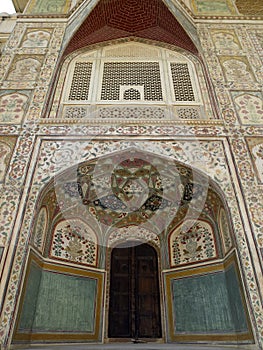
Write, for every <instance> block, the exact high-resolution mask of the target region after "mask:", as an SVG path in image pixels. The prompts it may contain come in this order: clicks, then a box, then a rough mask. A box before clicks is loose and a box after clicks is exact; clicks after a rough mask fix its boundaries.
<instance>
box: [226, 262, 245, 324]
mask: <svg viewBox="0 0 263 350" xmlns="http://www.w3.org/2000/svg"><path fill="white" fill-rule="evenodd" d="M225 276H226V283H227V291H228V298H229V304H230V309H231V313H232V319H233V323H234V325H235V329H236V331H245V330H247V329H248V325H247V318H246V314H245V311H244V307H243V303H242V297H241V292H240V287H239V283H238V278H237V274H236V271H235V268H234V266H233V265H232V266H231V267H230V268H229V269H228V270H226V272H225Z"/></svg>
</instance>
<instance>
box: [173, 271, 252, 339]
mask: <svg viewBox="0 0 263 350" xmlns="http://www.w3.org/2000/svg"><path fill="white" fill-rule="evenodd" d="M172 290H173V312H174V327H175V329H176V331H177V332H198V333H224V332H231V333H233V332H237V331H247V330H248V326H247V322H246V315H245V311H244V307H243V304H242V299H241V294H240V289H239V285H238V280H237V276H236V272H235V269H234V266H231V267H230V268H229V269H228V271H227V272H223V271H222V272H217V273H211V274H208V275H201V276H193V277H187V278H182V279H175V280H173V283H172Z"/></svg>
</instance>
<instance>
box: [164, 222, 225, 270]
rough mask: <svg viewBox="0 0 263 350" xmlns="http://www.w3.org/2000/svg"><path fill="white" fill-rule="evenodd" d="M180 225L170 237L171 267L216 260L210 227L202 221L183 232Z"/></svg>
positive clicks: (213, 239) (213, 238) (214, 244)
mask: <svg viewBox="0 0 263 350" xmlns="http://www.w3.org/2000/svg"><path fill="white" fill-rule="evenodd" d="M184 225H185V223H184V224H182V225H180V226H179V227H178V228H177V229H176V230H175V231H174V232H173V233H172V234H171V236H170V241H169V246H170V263H171V266H172V267H176V266H179V265H184V264H191V263H196V262H200V261H205V260H211V259H214V258H217V256H218V254H217V250H216V243H215V237H214V233H213V229H212V227H211V226H210V225H209V224H208V223H207V222H204V221H197V222H196V223H195V224H194V225H193V226H191V227H190V229H189V230H187V231H184V229H183V226H184Z"/></svg>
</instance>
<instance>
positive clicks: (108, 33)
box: [64, 0, 198, 56]
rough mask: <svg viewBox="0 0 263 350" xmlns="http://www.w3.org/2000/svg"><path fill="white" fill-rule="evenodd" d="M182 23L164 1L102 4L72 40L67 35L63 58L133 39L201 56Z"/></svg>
mask: <svg viewBox="0 0 263 350" xmlns="http://www.w3.org/2000/svg"><path fill="white" fill-rule="evenodd" d="M83 11H84V10H83ZM188 22H189V21H188ZM181 23H182V22H181ZM181 23H179V21H178V20H177V19H176V17H175V15H174V14H173V13H172V12H171V10H170V9H169V8H168V6H167V5H166V4H164V3H163V2H162V1H161V0H112V1H110V2H109V1H107V0H101V1H100V2H98V3H97V4H96V6H95V7H94V8H93V9H92V11H91V12H90V13H89V14H88V16H87V17H86V19H85V20H84V21H83V23H82V24H81V25H80V26H79V28H78V29H77V30H76V31H75V33H74V34H73V36H72V37H71V38H70V39H69V35H68V39H67V40H68V41H67V44H66V45H67V46H66V47H65V50H64V56H66V55H68V54H69V53H71V52H73V51H75V50H77V49H80V48H82V47H85V46H88V45H92V44H95V43H99V42H103V41H109V40H114V39H118V38H125V37H130V36H135V37H138V38H146V39H151V40H157V41H161V42H166V43H168V44H172V45H175V46H178V47H181V48H184V49H186V50H188V51H190V52H192V53H194V54H198V50H197V48H196V46H195V44H194V42H193V41H192V39H191V38H190V36H189V35H188V34H187V32H186V30H185V29H184V28H183V26H182V24H181ZM188 27H190V25H188ZM191 28H192V26H191ZM70 29H71V30H72V26H70ZM66 37H67V34H66Z"/></svg>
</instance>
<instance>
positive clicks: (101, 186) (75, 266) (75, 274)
mask: <svg viewBox="0 0 263 350" xmlns="http://www.w3.org/2000/svg"><path fill="white" fill-rule="evenodd" d="M40 198H41V201H40V203H39V204H38V207H39V213H40V214H41V213H43V214H42V216H44V217H45V225H44V227H45V228H46V232H44V233H43V239H42V242H43V244H42V246H41V245H40V246H38V242H39V240H36V239H34V235H33V237H32V241H31V242H32V243H31V245H32V247H31V253H30V258H29V260H28V261H29V262H28V272H27V278H26V282H25V284H24V289H23V297H22V300H21V306H20V312H19V315H20V316H19V318H18V319H17V327H16V334H15V340H19V339H21V337H28V336H29V337H30V338H31V339H33V340H37V339H38V340H41V341H45V339H49V340H51V341H52V340H53V339H56V340H57V339H61V341H62V339H63V341H65V339H69V340H68V341H94V340H97V341H99V340H100V341H101V340H102V341H103V340H104V339H105V337H107V334H103V333H102V328H101V324H102V323H101V320H102V318H103V317H105V312H107V311H106V310H104V309H103V308H102V296H103V294H104V293H106V298H108V295H107V293H108V292H109V289H108V288H106V289H104V287H105V286H106V284H105V283H104V282H103V280H104V278H105V274H106V272H107V273H108V275H109V274H110V267H109V264H108V263H107V262H108V260H107V259H105V256H109V254H110V252H111V249H112V247H108V246H107V242H108V241H109V239H110V237H111V235H112V234H113V233H114V231H116V229H118V230H119V237H117V239H115V240H114V243H113V244H114V246H116V245H118V243H121V242H122V244H126V245H127V242H129V237H128V236H127V230H126V231H125V229H124V228H125V227H126V228H127V227H131V226H132V227H133V230H135V229H136V226H137V227H138V228H140V227H143V228H144V230H142V231H141V232H142V233H141V234H144V233H145V232H147V235H148V236H145V240H143V244H150V245H152V244H153V243H152V241H154V240H156V239H155V238H154V235H157V236H158V237H159V242H157V241H156V242H155V244H154V245H155V246H156V245H157V246H158V245H160V250H159V257H160V264H159V266H160V271H161V274H162V279H161V280H160V286H159V287H160V291H161V293H162V298H163V301H164V302H163V303H162V304H161V305H162V312H161V315H162V321H161V323H160V324H162V325H163V326H164V327H165V330H164V333H163V334H166V336H165V337H163V340H164V341H172V342H180V341H183V342H189V341H203V342H206V343H209V342H215V341H216V342H221V341H228V342H231V343H238V342H251V341H253V336H252V333H251V327H250V321H249V317H248V311H247V306H246V303H245V294H244V291H243V287H242V282H241V275H240V272H239V268H238V262H237V259H238V258H237V255H236V249H235V241H234V239H233V237H232V228H231V219H230V217H229V214H228V208H227V205H226V203H225V201H224V196H223V194H222V192H221V191H220V189H218V186H217V185H216V184H215V183H214V181H212V180H211V179H210V178H208V177H207V176H206V175H205V174H203V173H202V172H200V171H199V170H196V169H194V168H191V167H190V166H186V165H185V164H182V163H180V162H178V161H175V160H173V159H171V158H166V157H162V156H159V155H157V154H154V153H151V152H145V151H142V150H140V149H137V148H129V149H127V150H124V151H121V152H114V153H111V154H108V155H105V156H103V157H100V158H97V159H92V160H88V161H84V162H82V163H80V164H76V165H75V166H73V167H71V168H69V169H67V170H65V171H63V172H62V173H60V174H58V175H57V176H56V177H55V178H54V179H51V181H50V183H49V184H48V185H47V186H46V188H44V189H43V191H42V193H41V195H40ZM201 199H204V202H203V201H202V200H201ZM48 200H51V202H52V200H53V201H54V200H55V203H54V204H53V206H51V207H50V206H49V205H48V203H47V201H48ZM66 203H68V204H70V205H69V207H68V208H67V206H66ZM201 203H203V207H202V208H201V210H200V204H201ZM44 207H45V209H41V208H44ZM190 209H191V210H190ZM172 212H174V216H173V217H172V218H171V220H170V221H168V222H167V219H168V217H169V215H170V214H171V213H172ZM189 213H190V214H191V215H189ZM167 214H168V215H167ZM62 218H63V220H65V221H66V222H68V223H69V225H70V226H71V227H73V228H74V230H75V231H76V230H77V228H78V227H79V226H81V225H82V224H81V225H80V222H81V223H83V225H84V226H85V230H86V231H85V230H84V231H85V232H84V231H82V232H84V233H83V234H82V233H81V232H80V231H79V232H74V234H72V235H71V236H70V235H69V234H68V237H67V232H66V229H65V227H66V228H67V225H65V224H64V222H63V220H62ZM164 219H165V220H166V221H165V223H164ZM226 220H227V222H226ZM76 222H77V224H76ZM36 223H37V225H39V220H36ZM61 225H62V226H63V227H62V226H61ZM86 225H88V227H89V228H87V226H86ZM61 230H62V231H63V230H64V231H65V234H64V235H63V233H61V232H58V231H61ZM90 230H91V231H90ZM34 232H38V230H34ZM54 232H55V233H56V237H55V236H54ZM128 232H129V230H128ZM151 232H152V234H150V233H151ZM122 233H124V234H123V236H122ZM139 236H140V235H139ZM94 237H97V238H94ZM178 237H179V238H178ZM130 238H131V239H132V240H134V239H135V238H136V235H132V236H131V237H130ZM138 238H140V237H138ZM147 239H149V242H145V241H147ZM83 240H84V241H85V242H84V243H83ZM96 240H97V242H100V246H99V245H97V248H98V256H99V259H98V262H97V263H92V262H90V261H87V262H84V263H83V261H80V260H79V258H78V256H79V255H81V256H85V258H87V259H88V258H90V257H91V254H87V251H86V250H85V249H86V248H87V249H91V250H92V249H93V248H94V242H95V241H96ZM212 241H213V242H212ZM137 242H138V241H137ZM58 244H60V248H61V249H62V250H63V249H64V251H67V254H64V255H63V254H62V255H61V256H54V255H52V254H50V252H52V251H55V250H56V249H57V246H58ZM176 244H177V245H178V247H177V248H178V249H177V250H176V249H175V251H174V250H173V247H172V248H171V245H174V246H175V245H176ZM87 246H89V247H87ZM40 247H42V248H40ZM92 247H93V248H92ZM68 248H70V249H71V252H72V250H74V253H75V255H74V254H73V255H72V254H71V253H70V252H69V249H68ZM52 249H53V250H52ZM157 249H159V247H158V248H157ZM211 250H213V253H211ZM173 251H174V256H173ZM169 252H170V253H169ZM200 252H202V254H199V253H200ZM169 254H170V256H169ZM103 255H104V259H102V258H101V257H102V256H103ZM178 256H181V257H179V258H178ZM61 272H63V276H64V277H63V278H62V277H61V275H60V273H61ZM34 279H37V281H38V283H34ZM35 282H36V280H35ZM58 283H59V284H60V290H61V288H62V290H63V293H67V291H65V290H64V289H63V288H66V286H69V288H70V290H74V293H77V296H78V300H84V301H86V300H87V298H88V300H89V302H87V303H86V304H85V305H84V306H83V304H81V305H80V303H78V302H75V303H73V306H72V305H70V306H65V305H64V307H65V310H66V311H65V312H70V313H71V314H72V315H71V321H67V322H66V321H65V320H64V322H62V323H59V322H60V321H59V319H58V318H56V314H54V310H56V307H54V309H52V308H51V310H49V311H50V312H51V314H52V312H53V314H54V315H53V314H52V315H53V316H54V320H53V321H52V323H51V324H47V323H45V322H46V321H45V309H44V305H43V303H44V301H45V300H46V299H45V298H46V296H45V291H48V293H52V295H53V298H52V300H50V301H49V302H50V303H51V305H52V303H59V300H61V298H60V293H61V291H60V293H59V294H57V293H58V289H57V287H56V286H57V284H58ZM61 286H62V287H61ZM76 286H78V289H77V290H78V292H76V291H75V288H76ZM189 288H190V290H191V298H192V299H191V303H189V300H188V299H187V293H186V291H187V290H188V289H189ZM180 290H182V291H183V294H180ZM96 291H97V292H96ZM81 293H83V295H82V294H81ZM32 295H35V296H34V298H35V299H34V303H33V304H32ZM67 295H68V294H67ZM65 297H66V296H65ZM39 298H41V299H39ZM66 298H67V297H66ZM205 300H207V303H206V302H205ZM32 305H33V306H32ZM107 305H108V304H107ZM183 305H184V306H183ZM192 306H193V308H192ZM83 307H84V308H88V309H89V310H90V312H89V315H91V314H92V315H94V318H91V317H90V316H89V317H87V315H86V314H85V313H83V312H81V310H82V308H83ZM182 307H183V309H182ZM76 310H77V311H76ZM183 310H184V312H183ZM194 310H198V312H197V313H196V314H195V312H194ZM210 311H212V313H211V312H210ZM32 312H33V314H34V315H41V317H40V318H39V316H34V317H33V319H32V320H31V323H30V324H29V321H28V316H27V315H28V314H30V313H32ZM76 312H77V314H76ZM79 315H81V316H79ZM165 315H167V318H165ZM187 315H188V316H187ZM75 317H76V319H75ZM79 317H82V318H83V319H82V320H81V322H82V323H81V326H79V327H80V328H81V332H79V329H76V327H75V324H76V323H74V322H77V324H78V322H79V321H78V320H79ZM56 320H57V321H56ZM56 322H58V323H56ZM73 324H74V325H73ZM61 327H62V329H63V336H62V335H61V334H60V335H59V333H58V329H61ZM43 328H44V330H45V332H43ZM25 330H26V333H24V332H25ZM25 334H27V335H25ZM69 334H71V335H69ZM72 334H73V335H72ZM54 337H55V338H54ZM67 337H68V338H67Z"/></svg>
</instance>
